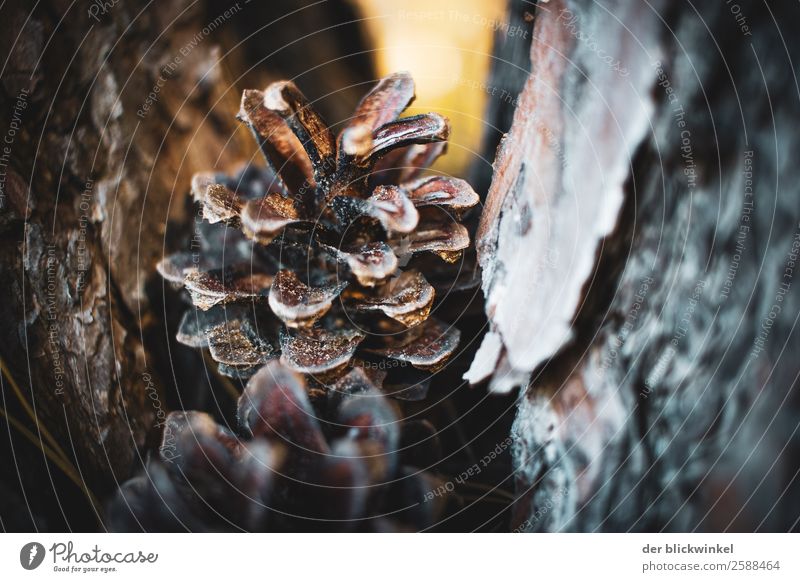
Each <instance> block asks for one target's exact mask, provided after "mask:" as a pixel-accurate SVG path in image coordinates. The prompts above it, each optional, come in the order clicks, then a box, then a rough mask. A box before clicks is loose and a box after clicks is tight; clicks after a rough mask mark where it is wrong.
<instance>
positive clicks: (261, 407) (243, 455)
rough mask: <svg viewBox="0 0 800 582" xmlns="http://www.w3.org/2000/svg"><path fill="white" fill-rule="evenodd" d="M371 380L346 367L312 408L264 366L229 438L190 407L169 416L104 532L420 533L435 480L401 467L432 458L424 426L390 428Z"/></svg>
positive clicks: (434, 514) (294, 383)
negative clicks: (152, 456)
mask: <svg viewBox="0 0 800 582" xmlns="http://www.w3.org/2000/svg"><path fill="white" fill-rule="evenodd" d="M375 381H376V379H375V378H370V377H368V376H367V375H366V373H365V371H364V370H362V369H354V370H351V371H350V372H349V373H348V374H347V375H346V376H344V377H343V378H341V379H340V380H339V381H338V382H336V383H335V385H334V386H333V387H332V389H331V390H329V391H328V392H327V399H326V400H325V401H324V402H320V403H318V405H317V406H316V407H312V405H311V403H310V401H309V399H308V395H307V386H306V384H305V381H304V377H303V376H302V375H300V374H298V373H296V372H294V371H292V370H290V369H288V368H286V367H285V366H283V365H282V364H281V363H280V362H278V361H272V362H270V363H269V364H267V365H266V366H264V367H262V368H261V369H260V370H259V371H258V372H257V373H256V374H255V375H254V376H253V377H252V378H251V379H250V380H249V382H248V384H247V387H246V389H245V391H244V393H243V394H242V396H241V397H240V398H239V403H238V416H239V424H240V430H239V434H236V433H234V432H233V431H231V430H228V429H227V428H225V427H222V426H220V425H218V424H217V423H216V422H214V420H213V419H212V418H211V417H210V416H209V415H208V414H205V413H202V412H173V413H171V414H170V415H169V416H168V419H167V421H166V423H165V430H164V436H163V440H162V443H161V447H160V449H159V458H158V459H157V460H153V461H151V462H150V463H149V464H148V467H147V471H146V472H145V473H144V474H142V475H140V476H138V477H136V478H134V479H132V480H130V481H129V482H127V483H126V484H124V485H123V486H122V487H121V488H120V490H119V491H118V493H117V495H116V497H115V499H114V500H113V501H112V503H111V505H110V507H109V511H108V514H107V515H108V519H109V524H108V525H109V526H110V528H111V529H112V530H115V531H138V530H145V531H180V530H186V529H188V530H190V531H230V530H233V531H235V530H246V531H264V530H271V531H275V530H304V531H307V530H312V529H313V530H316V529H323V530H359V531H375V530H379V531H387V530H388V531H400V530H403V531H405V530H415V531H419V530H421V529H424V528H428V527H430V526H431V525H433V524H434V523H435V522H436V520H437V518H438V517H439V515H440V512H441V511H442V509H443V507H442V505H441V503H440V502H438V501H432V500H430V499H426V493H427V492H429V491H433V490H435V489H436V488H437V487H438V486H439V485H440V483H439V482H438V481H437V480H436V479H435V478H434V477H432V476H429V475H428V474H427V473H425V472H423V471H420V470H418V469H414V468H412V467H411V466H410V464H414V465H416V466H428V464H429V463H430V459H431V458H437V456H438V454H439V453H437V452H436V449H437V438H436V431H435V430H434V429H433V427H432V426H430V425H429V424H427V423H424V422H410V423H403V424H401V423H400V422H399V421H398V417H397V415H396V413H395V405H393V404H392V403H391V401H389V400H388V399H387V398H386V397H385V396H384V395H383V394H382V393H381V392H380V390H378V389H377V388H376V387H375ZM403 432H405V433H406V434H403ZM410 441H413V442H410ZM414 443H416V445H415V444H414ZM428 497H431V496H428Z"/></svg>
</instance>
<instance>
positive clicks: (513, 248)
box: [470, 0, 800, 531]
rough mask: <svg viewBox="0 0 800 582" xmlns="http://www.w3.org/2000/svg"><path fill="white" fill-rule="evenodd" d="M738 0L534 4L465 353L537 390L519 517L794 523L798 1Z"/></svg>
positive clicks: (524, 520) (528, 420)
mask: <svg viewBox="0 0 800 582" xmlns="http://www.w3.org/2000/svg"><path fill="white" fill-rule="evenodd" d="M739 4H740V6H739V7H740V9H741V16H740V17H739V18H737V14H735V13H732V12H731V10H730V9H729V7H728V6H727V5H726V4H724V3H708V4H707V5H703V6H702V7H698V6H697V5H696V4H695V5H690V4H689V3H684V2H655V3H653V2H651V3H649V4H645V3H640V2H626V1H617V2H603V3H601V4H598V3H596V2H578V1H572V0H563V1H561V0H559V1H557V0H553V1H550V2H548V3H547V4H541V5H540V6H539V7H538V9H537V13H536V24H535V30H534V37H533V43H532V46H531V62H532V74H531V76H530V78H529V79H528V81H527V85H526V87H525V90H524V92H523V95H522V97H521V100H520V105H519V107H518V108H517V110H516V112H515V116H514V121H513V125H512V129H511V132H510V133H509V135H508V136H507V138H506V139H505V141H504V142H503V144H502V145H501V149H500V152H499V157H498V160H497V162H496V164H495V176H494V180H493V183H492V187H491V190H490V192H489V196H488V199H487V203H486V210H485V212H484V215H483V220H482V224H481V230H480V232H479V240H478V245H479V253H480V257H481V263H482V266H483V269H484V291H485V293H486V296H487V314H488V315H489V318H490V321H491V323H492V333H490V334H489V335H488V336H487V338H486V339H485V340H484V345H483V347H482V349H481V351H480V352H479V358H478V359H477V360H476V362H475V364H474V366H473V369H472V371H471V373H470V377H471V378H472V379H473V380H478V379H480V378H483V377H486V375H487V373H488V372H489V371H490V370H492V369H494V368H495V366H496V367H497V371H496V373H495V375H494V377H493V379H492V386H493V388H494V389H496V390H507V389H509V388H510V387H511V386H513V385H515V384H522V385H523V386H526V387H527V389H525V390H523V392H522V394H521V398H520V401H519V408H518V412H517V419H516V422H515V426H514V429H513V434H514V438H515V445H514V452H513V455H514V468H515V470H516V477H517V495H518V502H517V504H516V509H515V515H516V517H515V526H516V527H519V528H520V529H526V530H538V531H553V530H579V531H593V530H597V529H599V530H628V529H633V530H659V529H666V530H691V529H695V528H699V529H710V530H722V529H745V530H752V529H777V530H787V529H792V528H796V527H797V519H798V516H800V507H798V502H797V493H796V489H797V486H796V479H795V477H796V475H797V471H798V450H797V447H798V441H797V438H796V430H797V427H798V423H797V418H798V416H797V404H798V403H797V396H796V392H795V390H794V388H795V386H796V382H797V374H798V371H799V370H800V365H799V364H798V362H797V358H796V354H797V351H798V347H800V346H798V342H799V341H800V338H798V333H797V331H796V329H795V328H796V322H797V317H798V312H799V311H800V295H799V294H798V291H800V289H798V284H797V282H796V281H793V280H792V279H793V275H794V271H793V269H794V268H795V267H796V263H795V261H796V260H797V253H798V247H800V230H799V229H800V206H798V185H797V184H798V181H797V178H796V174H797V169H796V164H794V163H793V161H792V157H793V155H794V152H795V151H796V150H797V145H798V144H797V132H796V123H795V122H796V119H797V118H798V109H800V107H798V89H797V84H796V73H797V71H796V65H795V64H794V63H796V62H797V58H798V56H800V54H798V53H800V50H798V49H800V46H798V39H797V38H795V36H796V35H794V36H793V35H792V34H790V33H788V34H787V31H786V30H784V29H783V27H784V26H788V23H790V22H796V21H797V17H798V14H797V7H796V6H790V5H788V4H780V5H772V4H766V3H757V2H740V3H739ZM529 381H530V384H528V382H529Z"/></svg>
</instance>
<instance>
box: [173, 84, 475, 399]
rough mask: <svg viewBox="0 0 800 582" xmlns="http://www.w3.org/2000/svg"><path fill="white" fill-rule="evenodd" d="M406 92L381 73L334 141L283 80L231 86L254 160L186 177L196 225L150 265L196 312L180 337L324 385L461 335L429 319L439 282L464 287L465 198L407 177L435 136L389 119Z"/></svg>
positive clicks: (409, 90)
mask: <svg viewBox="0 0 800 582" xmlns="http://www.w3.org/2000/svg"><path fill="white" fill-rule="evenodd" d="M413 98H414V82H413V80H412V79H411V77H410V76H409V75H408V74H407V73H397V74H394V75H391V76H389V77H386V78H385V79H382V80H381V81H380V82H379V83H378V84H377V85H376V86H375V87H374V88H373V89H372V91H370V92H369V93H368V94H367V95H366V96H365V97H364V98H363V99H362V101H361V103H360V104H359V106H358V108H357V110H356V112H355V114H354V116H353V117H352V118H351V119H350V120H348V121H347V122H346V124H345V126H344V128H343V129H342V131H341V132H340V133H339V136H338V138H334V135H333V133H332V132H331V130H330V129H329V128H328V127H327V125H326V124H325V123H324V122H323V121H322V119H321V118H320V116H319V115H318V114H317V113H316V112H315V111H314V110H313V109H312V108H311V106H310V104H309V103H308V101H307V100H306V99H305V97H304V96H303V95H302V94H301V93H300V92H299V91H298V89H297V87H295V85H294V84H293V83H291V82H289V81H281V82H277V83H273V84H271V85H270V86H269V87H268V88H267V89H266V90H265V91H263V92H262V91H254V90H248V91H245V92H244V95H243V96H242V105H241V110H240V112H239V118H240V119H241V120H242V121H243V122H244V123H245V124H246V125H247V126H248V127H250V129H251V130H252V132H253V134H254V135H255V137H256V139H257V140H258V142H259V144H260V146H261V150H262V152H263V153H264V156H265V158H266V159H267V162H268V165H267V168H263V169H262V168H254V167H252V166H250V167H247V168H245V170H243V171H242V172H240V173H239V174H238V175H236V176H234V177H226V176H224V175H214V174H202V175H197V176H195V178H194V179H193V182H192V192H193V195H194V197H195V199H196V200H197V201H198V202H200V204H201V206H202V213H203V217H204V219H205V220H206V221H207V223H208V224H204V225H203V226H202V227H199V228H198V229H197V232H196V233H195V237H194V238H193V241H192V248H191V249H190V250H189V251H188V252H184V253H179V254H176V255H172V256H169V257H167V258H165V259H164V260H163V261H161V263H160V264H159V266H158V268H159V272H160V273H161V274H162V275H163V276H164V277H165V278H166V279H168V280H169V281H172V282H174V283H178V284H181V285H183V286H185V288H186V289H187V290H188V291H189V294H190V295H191V299H192V302H193V303H194V305H195V307H196V308H197V309H195V310H191V311H189V312H187V314H186V315H185V316H184V319H183V321H182V323H181V326H180V329H179V332H178V340H179V341H181V342H182V343H185V344H187V345H190V346H194V347H202V348H206V347H207V348H208V349H209V351H210V354H211V356H212V358H213V359H214V360H215V361H216V362H218V364H219V368H220V371H221V372H222V373H224V374H226V375H229V376H233V377H243V378H248V377H250V376H251V375H252V374H253V373H255V371H256V370H257V369H258V368H259V367H260V366H263V365H264V364H266V363H267V362H269V361H271V360H273V359H276V358H280V361H281V362H282V363H283V364H284V365H285V366H287V367H289V368H291V369H292V370H295V371H297V372H301V373H303V374H306V375H307V376H308V377H309V378H313V379H314V381H315V382H316V383H319V384H322V385H323V386H328V385H330V384H331V383H332V382H335V381H336V380H337V379H339V378H341V376H342V375H343V374H344V372H345V371H346V370H347V368H348V367H349V366H359V365H360V362H363V361H364V360H369V361H371V364H372V365H376V364H377V365H379V366H380V367H385V368H389V369H392V368H394V367H405V366H407V365H411V366H413V367H415V368H418V369H420V370H426V371H431V370H437V369H438V368H440V367H441V366H442V365H443V364H444V363H445V362H446V361H447V359H448V358H449V357H450V356H451V355H452V354H453V353H454V351H455V349H456V348H457V346H458V343H459V332H458V330H457V329H456V328H454V327H453V326H451V325H450V324H447V323H444V322H442V321H439V320H437V319H435V318H434V317H431V316H430V314H431V310H432V307H433V305H434V298H435V297H436V295H437V290H438V291H441V290H444V291H449V290H452V289H456V288H458V287H459V286H463V285H470V284H475V283H476V282H477V280H478V278H477V276H476V273H475V268H474V267H472V266H470V265H468V263H469V261H464V260H462V257H463V251H464V250H465V249H467V248H468V247H469V244H470V239H469V234H468V232H467V229H466V228H465V227H464V226H463V225H462V224H460V223H459V222H458V220H459V218H460V217H461V215H462V214H463V213H464V212H465V211H467V210H469V209H470V208H472V207H473V206H475V205H476V204H477V202H478V196H477V194H476V193H475V192H474V191H473V189H472V188H471V187H470V186H469V185H468V184H467V183H466V182H465V181H463V180H459V179H455V178H448V177H443V176H428V177H420V173H421V172H422V170H423V169H424V168H426V167H427V166H428V165H430V164H431V163H432V162H433V161H434V160H435V159H436V158H437V157H438V156H439V155H441V154H442V153H443V152H444V151H445V148H446V140H447V137H448V131H449V129H448V122H447V120H446V119H445V118H443V117H442V116H440V115H437V114H435V113H429V114H424V115H416V116H413V117H405V118H399V115H400V114H401V113H402V112H403V110H404V109H405V108H406V107H407V106H408V105H409V103H410V102H411V101H412V100H413ZM228 227H235V228H233V229H232V228H228ZM426 255H427V256H426ZM431 255H433V256H435V257H436V259H435V260H436V261H437V262H432V260H431V258H430V257H431ZM429 281H433V282H434V283H435V284H436V286H437V287H436V288H435V287H434V285H432V284H431V282H429ZM387 361H388V363H387ZM392 361H394V363H392ZM381 362H382V363H381ZM411 384H412V385H413V382H412V383H411ZM404 394H405V396H406V397H410V398H416V397H418V396H420V394H418V393H415V394H411V393H404Z"/></svg>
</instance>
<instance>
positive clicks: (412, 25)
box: [353, 0, 507, 174]
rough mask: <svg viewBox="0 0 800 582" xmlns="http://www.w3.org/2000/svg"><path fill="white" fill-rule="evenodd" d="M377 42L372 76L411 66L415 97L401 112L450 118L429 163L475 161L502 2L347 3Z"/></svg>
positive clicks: (459, 167)
mask: <svg viewBox="0 0 800 582" xmlns="http://www.w3.org/2000/svg"><path fill="white" fill-rule="evenodd" d="M353 1H354V2H355V3H356V5H357V6H358V8H359V9H360V11H361V14H362V16H363V17H364V18H365V19H366V20H365V28H366V29H367V31H368V32H369V34H370V37H371V38H370V40H371V43H372V46H373V47H375V54H374V58H375V62H376V64H377V69H378V74H379V75H380V76H383V75H387V74H389V73H391V72H394V71H400V70H407V71H410V72H411V74H412V75H413V77H414V80H415V81H416V84H417V99H416V101H414V104H413V105H412V106H411V107H410V108H409V109H408V110H407V112H406V114H407V115H413V114H417V113H425V112H428V111H436V112H437V113H441V114H442V115H445V116H447V117H449V118H450V122H451V126H452V131H451V134H450V140H449V141H450V148H449V151H448V154H447V156H444V157H443V158H441V159H440V160H439V162H438V163H437V164H436V165H435V167H436V168H437V169H439V170H441V171H443V172H448V173H450V172H452V173H454V174H460V173H463V171H464V169H465V167H466V166H467V165H468V164H469V163H470V162H472V161H473V160H474V156H475V155H476V154H475V153H474V152H475V151H476V150H477V149H478V147H479V145H480V138H481V133H482V131H483V126H482V124H483V121H482V118H483V112H484V109H485V107H486V101H487V99H489V98H497V96H495V97H491V95H490V91H487V90H486V88H485V82H486V79H487V75H488V72H489V67H490V55H491V50H492V42H493V38H494V33H495V31H498V33H499V34H503V33H507V28H504V27H505V19H504V7H505V2H502V1H500V0H437V1H436V2H432V1H431V0H404V1H403V2H397V1H396V0H353Z"/></svg>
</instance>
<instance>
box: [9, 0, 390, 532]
mask: <svg viewBox="0 0 800 582" xmlns="http://www.w3.org/2000/svg"><path fill="white" fill-rule="evenodd" d="M342 2H343V0H342ZM342 2H338V1H337V2H332V3H327V6H326V7H325V8H323V9H319V10H316V11H313V16H314V18H313V19H311V20H310V21H308V22H307V23H306V21H307V20H308V18H307V17H308V14H310V12H309V11H308V10H305V16H304V11H300V12H298V13H296V14H295V15H294V16H292V17H291V18H290V20H291V19H294V20H292V22H293V30H295V31H297V32H298V33H299V34H302V33H303V29H304V28H305V29H307V30H306V31H307V32H311V31H312V30H318V29H319V28H327V27H331V29H330V31H328V32H323V33H320V34H319V35H317V37H316V40H315V41H314V42H315V43H317V44H319V45H324V47H325V51H319V52H320V55H319V58H320V60H322V59H323V57H324V60H329V59H332V60H333V62H332V63H331V64H328V65H326V66H325V67H321V69H320V70H319V71H317V72H316V73H314V74H312V75H311V77H310V79H309V80H308V81H307V82H305V83H304V84H305V87H304V88H306V89H307V90H308V94H309V95H310V96H311V97H319V96H322V95H325V94H326V93H327V92H328V91H329V88H328V87H326V86H323V85H322V83H321V82H320V79H322V78H332V79H334V80H336V79H337V78H340V79H341V81H344V82H348V83H350V84H355V85H358V84H359V83H363V82H365V81H367V80H369V79H371V78H374V75H372V74H371V73H372V72H371V70H370V68H369V66H364V61H365V57H363V56H362V58H361V59H360V60H358V59H351V60H349V61H337V60H336V59H333V54H335V53H336V52H337V51H341V50H345V48H346V49H347V50H355V49H353V47H356V49H361V50H362V51H363V47H361V46H359V42H361V39H362V37H361V36H360V35H359V34H358V33H357V32H356V33H354V32H353V31H352V29H353V25H350V26H349V27H347V26H344V27H340V28H338V29H337V28H335V27H334V25H335V24H337V22H338V21H337V20H336V19H340V18H342V16H341V13H342V12H341V8H342V6H341V4H342ZM289 4H293V5H294V6H291V8H287V6H288V5H289ZM298 6H299V3H296V2H292V3H286V2H283V3H281V5H280V6H273V5H267V3H264V4H261V5H259V4H257V3H253V4H247V3H244V2H241V3H233V4H231V3H219V2H212V1H209V2H207V3H205V4H204V3H189V4H187V3H185V2H180V1H173V0H161V1H159V2H158V3H152V4H149V5H147V7H145V8H144V9H142V5H139V4H136V3H134V2H127V1H120V2H114V3H109V2H105V3H101V2H95V3H90V4H89V5H88V6H87V5H86V4H82V5H67V4H66V3H62V2H58V1H56V0H53V1H50V2H40V3H38V4H37V5H36V7H35V8H33V10H32V11H31V8H30V7H29V6H28V4H27V3H25V2H20V1H12V2H10V3H6V4H5V5H4V6H3V7H2V9H0V13H2V18H1V19H0V28H1V29H2V34H0V55H2V57H3V58H2V62H3V63H4V69H3V71H2V87H1V89H2V90H1V91H0V103H1V105H2V111H3V112H4V113H3V115H2V118H0V132H2V135H3V138H4V139H5V143H4V144H3V146H4V147H5V149H4V150H3V151H2V152H0V153H2V154H3V155H2V166H1V167H0V170H1V171H2V174H0V180H2V181H1V182H0V186H2V189H1V190H0V236H2V238H3V245H2V247H1V248H0V270H1V271H2V274H3V279H4V281H5V283H4V284H3V286H2V302H0V306H1V307H0V322H2V324H3V325H2V334H3V335H2V340H0V350H1V353H2V358H3V362H4V376H3V397H4V399H3V402H2V405H3V412H4V416H7V417H8V418H9V422H10V423H11V427H12V428H18V427H20V426H22V427H23V429H24V427H25V426H29V427H32V428H33V432H34V434H35V436H34V439H33V440H34V441H35V442H36V446H30V445H29V444H26V441H25V439H24V438H23V432H16V431H12V430H11V429H10V430H9V432H8V434H9V435H10V436H9V438H8V439H6V438H5V437H3V442H2V455H0V458H2V473H3V476H4V477H3V479H2V482H0V496H1V497H4V498H7V499H8V500H9V501H8V503H7V504H5V503H4V504H2V505H0V518H2V522H3V527H4V528H11V529H14V528H18V529H31V528H32V526H33V527H43V528H50V529H62V530H63V529H64V527H65V525H66V526H68V527H73V528H79V529H82V528H84V529H85V528H89V527H96V522H95V520H94V513H93V512H91V511H87V508H86V506H85V505H83V504H81V503H76V502H75V495H72V494H71V493H70V487H72V488H74V485H64V482H66V483H69V482H68V481H66V480H65V479H64V475H63V474H61V471H60V470H59V469H58V468H57V464H53V465H50V464H48V461H52V460H53V459H52V458H51V457H50V456H46V455H45V452H44V451H45V450H46V449H48V448H55V449H57V448H60V449H61V451H58V450H55V451H51V452H54V454H55V456H56V457H58V458H59V459H61V461H63V462H62V463H61V466H66V467H67V469H70V466H73V467H72V469H71V474H72V477H73V480H74V481H76V482H79V483H83V484H84V488H85V489H87V490H88V491H90V492H92V493H93V494H94V497H95V499H98V498H99V499H101V500H102V498H103V497H104V496H105V495H106V494H107V493H108V492H110V491H113V490H114V489H115V487H116V485H117V484H118V483H121V482H122V481H123V480H124V479H125V478H127V477H128V476H129V475H130V474H131V471H132V470H133V469H134V468H135V467H136V466H137V465H138V464H140V463H141V461H142V457H141V453H140V450H141V447H142V445H143V444H144V443H145V441H146V440H147V439H148V437H149V436H150V437H152V436H153V434H154V433H156V432H157V431H158V428H159V426H160V424H161V421H162V420H163V419H164V418H165V415H166V413H167V412H168V411H169V406H170V404H172V403H174V404H176V405H177V404H179V403H180V402H181V401H183V402H191V401H192V399H196V398H197V394H196V393H197V392H200V391H202V389H203V388H202V386H201V385H200V384H199V380H198V384H197V385H194V384H193V383H192V381H189V382H187V381H186V378H185V377H181V374H182V373H183V372H182V371H181V370H179V369H177V368H179V366H176V367H175V368H176V369H177V370H176V369H173V367H172V359H173V358H181V357H189V356H186V355H185V354H186V352H185V351H183V352H180V351H178V352H174V351H172V350H180V348H177V347H176V346H175V344H174V342H172V341H171V338H172V337H173V336H174V333H171V332H174V330H166V329H164V325H165V322H170V321H171V320H172V319H174V313H172V311H173V310H171V309H170V305H171V303H170V302H171V301H174V294H173V293H172V292H171V291H170V289H168V288H166V287H164V285H163V284H162V282H161V281H160V280H158V279H157V278H156V276H155V270H154V269H155V264H156V262H157V261H158V260H159V259H160V258H161V257H162V256H163V255H164V253H165V250H166V251H169V250H172V248H174V247H175V246H176V239H177V238H180V237H184V236H186V235H187V233H188V235H189V236H190V235H191V222H192V219H193V212H192V211H191V206H190V205H188V204H187V203H186V202H187V199H186V193H187V191H188V186H189V180H190V177H191V175H192V174H193V173H194V172H196V171H199V170H205V171H207V170H211V169H214V168H217V169H220V170H223V169H226V170H230V169H232V166H233V165H234V164H235V163H239V162H241V161H247V160H249V159H250V158H251V156H252V155H253V154H254V152H255V151H256V144H255V143H252V142H251V141H250V137H249V134H248V133H247V132H246V130H244V129H242V128H240V127H239V125H238V122H237V121H236V119H235V115H236V112H237V110H238V108H239V98H240V94H241V89H242V88H244V87H242V86H240V85H239V79H241V78H242V77H241V75H240V74H249V75H250V76H249V77H247V78H248V81H251V80H252V81H253V82H258V81H259V80H261V81H265V80H266V79H267V78H268V77H269V76H270V72H271V73H272V74H273V75H281V74H283V71H284V70H286V69H289V68H291V66H294V63H293V61H292V58H293V56H295V55H293V54H292V53H288V54H280V53H276V54H273V55H271V56H270V55H269V54H267V53H261V54H258V52H259V46H258V43H256V42H255V41H254V40H253V39H257V38H259V37H256V36H254V37H253V39H250V40H247V39H245V40H244V41H243V42H242V43H238V44H237V43H234V42H231V41H230V40H229V39H237V38H238V34H239V31H241V30H243V29H246V28H248V27H249V29H250V30H251V32H253V34H256V33H260V34H261V37H260V38H261V39H262V40H263V37H264V36H265V34H266V33H265V32H264V31H265V29H267V28H269V26H272V27H273V29H275V28H277V27H279V25H278V24H274V23H275V22H276V18H277V17H278V16H285V12H288V11H289V10H290V9H294V8H297V7H298ZM345 14H347V12H345ZM304 18H306V20H303V19H304ZM253 23H262V25H260V28H258V27H256V28H254V27H253ZM312 26H313V28H309V27H312ZM348 31H349V33H348ZM342 33H346V34H345V35H344V37H342V38H346V39H347V40H346V44H347V46H346V47H345V46H344V45H343V43H342V42H341V41H337V40H336V37H337V36H338V35H339V34H342ZM229 46H230V47H233V46H235V50H233V49H231V50H228V49H227V47H229ZM361 54H362V55H363V54H365V53H364V52H362V53H361ZM256 55H258V56H256ZM267 57H269V59H267ZM367 62H368V61H367ZM306 66H310V60H309V61H306ZM256 67H260V69H261V70H262V71H263V70H266V71H267V73H266V74H263V73H262V74H259V75H255V74H254V73H252V71H253V70H255V69H256ZM234 73H235V74H234ZM337 75H338V77H337ZM342 77H344V78H342ZM351 92H353V93H360V92H361V91H360V89H359V88H358V87H356V88H354V89H353V90H351ZM321 107H322V109H323V110H325V104H324V103H323V104H321ZM343 109H344V108H343ZM328 111H330V108H329V109H328ZM334 113H335V111H334ZM3 138H0V139H3ZM168 227H169V228H168ZM191 357H194V356H191ZM197 367H198V366H196V365H195V366H187V368H190V369H191V368H197ZM199 377H200V374H199V373H195V378H199ZM12 380H13V381H15V382H16V384H17V385H18V386H20V393H19V394H18V393H17V392H16V391H14V390H13V389H12V384H11V382H12ZM181 391H183V392H181ZM25 402H28V403H30V404H29V406H30V408H31V412H32V414H31V415H30V416H35V420H34V421H32V420H31V418H29V417H27V416H26V415H27V409H26V404H25ZM4 432H5V431H4ZM48 435H52V436H53V438H52V441H54V442H55V443H56V444H55V445H53V444H52V443H51V441H50V440H49V439H48ZM26 447H27V448H26ZM27 453H31V454H30V455H29V454H27ZM12 459H13V460H12ZM76 491H78V492H80V489H76ZM2 493H6V495H2ZM77 495H78V497H77V499H81V497H80V493H78V494H77ZM29 496H30V498H31V499H30V503H28V499H27V498H28V497H29ZM23 501H25V503H23ZM96 509H97V510H98V512H101V508H100V507H97V508H96ZM87 516H88V517H87ZM98 517H101V516H98ZM87 520H88V521H87ZM59 523H61V525H58V524H59Z"/></svg>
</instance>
